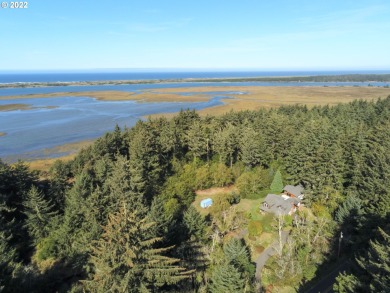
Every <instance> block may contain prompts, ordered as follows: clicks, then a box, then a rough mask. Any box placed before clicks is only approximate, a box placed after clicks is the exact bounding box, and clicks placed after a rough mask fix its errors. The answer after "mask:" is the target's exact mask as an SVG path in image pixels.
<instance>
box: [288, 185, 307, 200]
mask: <svg viewBox="0 0 390 293" xmlns="http://www.w3.org/2000/svg"><path fill="white" fill-rule="evenodd" d="M303 190H304V189H303V186H302V185H297V186H294V185H286V186H285V187H284V188H283V193H284V194H285V195H287V196H289V197H296V198H299V199H302V198H303Z"/></svg>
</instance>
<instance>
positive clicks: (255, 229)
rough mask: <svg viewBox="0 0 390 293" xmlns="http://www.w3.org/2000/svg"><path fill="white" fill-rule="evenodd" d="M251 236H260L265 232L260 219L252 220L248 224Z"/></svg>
mask: <svg viewBox="0 0 390 293" xmlns="http://www.w3.org/2000/svg"><path fill="white" fill-rule="evenodd" d="M248 232H249V236H260V234H261V233H262V232H263V225H262V224H261V222H260V221H250V222H249V225H248Z"/></svg>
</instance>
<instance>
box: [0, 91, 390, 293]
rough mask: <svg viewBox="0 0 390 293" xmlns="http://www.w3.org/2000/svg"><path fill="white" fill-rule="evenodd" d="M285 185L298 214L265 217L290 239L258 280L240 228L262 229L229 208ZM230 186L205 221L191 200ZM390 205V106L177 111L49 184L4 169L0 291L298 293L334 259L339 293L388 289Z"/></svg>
mask: <svg viewBox="0 0 390 293" xmlns="http://www.w3.org/2000/svg"><path fill="white" fill-rule="evenodd" d="M282 180H283V183H284V184H294V185H295V184H302V185H303V186H304V188H305V197H304V205H305V209H304V210H301V211H298V212H297V213H296V214H295V215H294V216H293V217H290V216H286V217H285V218H284V219H281V218H279V219H277V218H276V219H273V220H272V221H273V222H272V224H271V226H270V227H271V228H268V229H270V231H271V230H272V229H273V230H274V232H275V231H277V230H278V229H279V230H281V229H282V230H284V231H288V233H289V236H288V240H287V242H286V244H284V246H283V247H281V249H280V250H279V251H277V252H276V254H275V255H274V256H273V257H272V258H271V259H270V260H269V261H268V262H267V264H266V266H265V268H264V269H263V273H262V278H261V280H257V279H256V277H255V270H256V269H255V264H254V263H253V259H252V257H251V254H252V253H253V249H252V247H251V245H249V243H248V242H247V241H246V240H245V238H240V237H235V235H237V234H235V233H234V232H235V231H237V230H240V229H242V231H245V229H246V227H247V228H248V231H249V234H250V235H251V236H250V237H252V236H253V237H255V236H256V235H258V234H259V233H261V231H259V230H262V229H266V228H265V227H262V226H261V223H260V224H259V223H258V222H256V221H254V220H253V219H254V217H255V215H254V214H252V213H248V212H243V211H240V210H238V209H236V208H235V207H236V206H237V204H238V203H239V202H240V201H243V200H245V199H250V200H252V199H253V200H255V199H261V198H264V197H265V195H266V193H267V192H268V191H270V190H275V189H278V190H280V186H282V185H281V182H282ZM232 184H234V185H235V186H236V187H237V188H238V190H239V192H233V193H231V194H230V196H226V197H220V198H219V200H218V201H215V202H214V204H213V206H212V207H211V210H210V213H209V214H207V215H206V216H204V215H202V214H201V213H200V212H199V210H198V209H197V208H196V207H194V205H193V204H192V203H193V202H194V200H195V196H196V195H195V191H196V190H199V189H206V188H210V187H222V186H230V185H232ZM389 202H390V97H387V98H385V99H380V100H377V101H375V102H367V101H361V100H360V101H354V102H352V103H349V104H340V105H337V106H334V107H328V106H323V107H313V108H311V109H308V108H307V107H306V106H283V107H280V108H277V109H270V110H266V109H261V110H258V111H244V112H231V113H228V114H225V115H223V116H219V117H211V116H209V117H205V118H201V117H200V116H199V115H198V114H197V113H196V112H194V111H188V110H187V111H182V112H180V113H179V114H178V115H177V116H176V117H174V118H173V119H171V120H167V119H165V118H159V119H152V120H148V121H139V122H138V123H137V124H136V125H135V126H134V127H132V128H130V129H120V128H119V127H116V128H115V130H114V131H113V132H111V133H107V134H105V135H104V136H103V137H101V138H99V139H98V140H97V141H96V142H95V143H94V144H93V145H92V146H91V147H89V148H87V149H84V150H83V151H81V152H80V153H79V154H78V155H77V156H76V157H75V159H73V160H72V161H70V162H66V163H64V162H62V161H57V162H56V163H55V164H54V165H53V167H52V168H51V169H50V171H49V172H48V173H47V174H44V173H38V172H35V171H30V170H29V169H28V167H27V166H26V165H25V164H23V163H22V162H19V163H16V164H12V165H9V164H6V163H3V162H1V161H0V292H83V291H86V292H213V293H216V292H259V290H266V289H268V291H269V292H277V289H278V288H282V287H283V286H289V287H292V288H294V289H295V290H297V291H299V290H301V291H302V292H303V290H304V288H305V286H306V284H308V283H309V282H310V281H313V280H315V279H316V278H320V277H321V272H323V270H324V268H325V267H326V266H327V264H329V263H332V262H333V263H334V262H337V259H338V257H339V258H340V260H342V262H343V263H344V264H345V266H344V270H343V271H342V272H341V273H340V275H339V276H338V278H337V281H336V283H335V284H334V290H335V291H336V292H389V290H390V271H389V270H390V269H389V268H390V255H389V244H390V236H389V235H390V222H389V220H390V216H389V215H390V214H389V212H390V204H389ZM274 224H275V225H274ZM263 225H264V224H263ZM271 232H272V231H271ZM341 233H343V234H342V235H343V238H340V235H341ZM253 237H252V238H253ZM253 239H254V238H253Z"/></svg>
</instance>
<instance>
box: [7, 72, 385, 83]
mask: <svg viewBox="0 0 390 293" xmlns="http://www.w3.org/2000/svg"><path fill="white" fill-rule="evenodd" d="M358 73H360V74H385V73H390V71H389V70H387V71H384V70H349V71H346V70H344V71H191V72H190V71H188V72H186V71H180V72H174V71H170V72H144V71H129V72H125V71H121V72H51V73H50V72H9V73H0V83H15V82H60V81H63V82H72V81H74V82H77V81H102V80H148V79H160V80H166V79H183V78H229V77H243V78H244V77H265V76H314V75H339V74H358Z"/></svg>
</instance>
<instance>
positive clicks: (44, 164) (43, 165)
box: [27, 154, 76, 171]
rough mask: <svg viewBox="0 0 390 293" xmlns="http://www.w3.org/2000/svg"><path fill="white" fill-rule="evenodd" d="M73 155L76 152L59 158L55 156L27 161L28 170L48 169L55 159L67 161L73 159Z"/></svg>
mask: <svg viewBox="0 0 390 293" xmlns="http://www.w3.org/2000/svg"><path fill="white" fill-rule="evenodd" d="M75 156H76V154H71V155H67V156H63V157H61V158H55V159H42V160H34V161H31V162H28V163H27V164H28V166H29V168H30V170H39V171H48V170H49V169H50V167H51V166H53V164H54V163H55V162H56V161H57V160H61V161H64V162H67V161H70V160H72V159H74V157H75Z"/></svg>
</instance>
